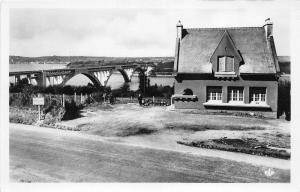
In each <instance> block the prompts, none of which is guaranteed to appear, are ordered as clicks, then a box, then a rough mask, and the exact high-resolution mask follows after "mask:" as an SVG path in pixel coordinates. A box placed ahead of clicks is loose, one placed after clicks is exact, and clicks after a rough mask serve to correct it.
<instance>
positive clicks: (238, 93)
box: [228, 87, 245, 103]
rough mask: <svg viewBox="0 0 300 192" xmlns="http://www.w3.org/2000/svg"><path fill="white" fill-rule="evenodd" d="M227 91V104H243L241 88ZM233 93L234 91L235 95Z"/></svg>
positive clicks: (231, 88) (230, 88) (229, 88)
mask: <svg viewBox="0 0 300 192" xmlns="http://www.w3.org/2000/svg"><path fill="white" fill-rule="evenodd" d="M241 89H242V90H241ZM228 91H229V95H230V96H229V98H228V103H244V97H245V95H244V88H243V87H228ZM235 91H236V93H235ZM241 95H242V96H241ZM233 98H236V99H235V100H233Z"/></svg>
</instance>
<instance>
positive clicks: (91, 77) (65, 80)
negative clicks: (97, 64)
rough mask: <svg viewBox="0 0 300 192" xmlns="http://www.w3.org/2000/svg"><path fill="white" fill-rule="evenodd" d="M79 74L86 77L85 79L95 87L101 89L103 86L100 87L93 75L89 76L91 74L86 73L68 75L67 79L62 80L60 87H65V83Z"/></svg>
mask: <svg viewBox="0 0 300 192" xmlns="http://www.w3.org/2000/svg"><path fill="white" fill-rule="evenodd" d="M80 74H82V75H84V76H86V77H87V78H89V80H91V81H92V83H93V84H94V86H95V87H101V86H103V85H101V83H100V81H99V80H98V78H97V77H96V76H95V75H93V74H91V73H88V72H78V73H73V74H70V75H68V76H67V77H65V78H64V80H63V82H62V83H61V85H62V86H65V85H66V83H67V82H68V81H69V80H70V79H72V78H73V77H75V76H76V75H80Z"/></svg>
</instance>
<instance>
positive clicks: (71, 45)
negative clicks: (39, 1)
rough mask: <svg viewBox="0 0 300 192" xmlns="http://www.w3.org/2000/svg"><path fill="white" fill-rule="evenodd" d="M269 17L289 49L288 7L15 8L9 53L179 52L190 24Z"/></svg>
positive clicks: (244, 22) (255, 21)
mask: <svg viewBox="0 0 300 192" xmlns="http://www.w3.org/2000/svg"><path fill="white" fill-rule="evenodd" d="M268 17H270V18H271V20H272V21H273V22H274V39H275V43H276V48H277V54H278V55H290V53H289V51H290V27H289V26H290V15H289V10H287V9H263V8H259V6H258V7H257V9H230V10H229V9H225V10H222V9H174V8H172V9H129V8H126V9H11V12H10V55H19V56H48V55H62V56H79V55H80V56H128V57H131V56H132V57H135V56H174V52H175V38H176V27H175V26H176V23H177V21H178V20H179V19H180V20H181V21H182V24H183V26H184V27H185V28H201V27H226V26H262V25H263V24H264V20H265V19H266V18H268Z"/></svg>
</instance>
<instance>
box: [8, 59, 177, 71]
mask: <svg viewBox="0 0 300 192" xmlns="http://www.w3.org/2000/svg"><path fill="white" fill-rule="evenodd" d="M136 62H138V63H150V64H154V65H156V67H155V69H154V72H155V73H157V74H160V73H161V74H171V73H172V71H173V63H174V57H89V56H43V57H22V56H10V57H9V64H26V63H40V64H43V63H46V64H68V67H69V68H81V67H97V66H99V65H111V64H114V65H118V64H124V63H136Z"/></svg>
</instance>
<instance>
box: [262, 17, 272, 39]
mask: <svg viewBox="0 0 300 192" xmlns="http://www.w3.org/2000/svg"><path fill="white" fill-rule="evenodd" d="M264 28H265V32H266V37H267V38H270V36H273V22H272V21H271V19H270V18H268V19H266V20H265V24H264Z"/></svg>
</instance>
